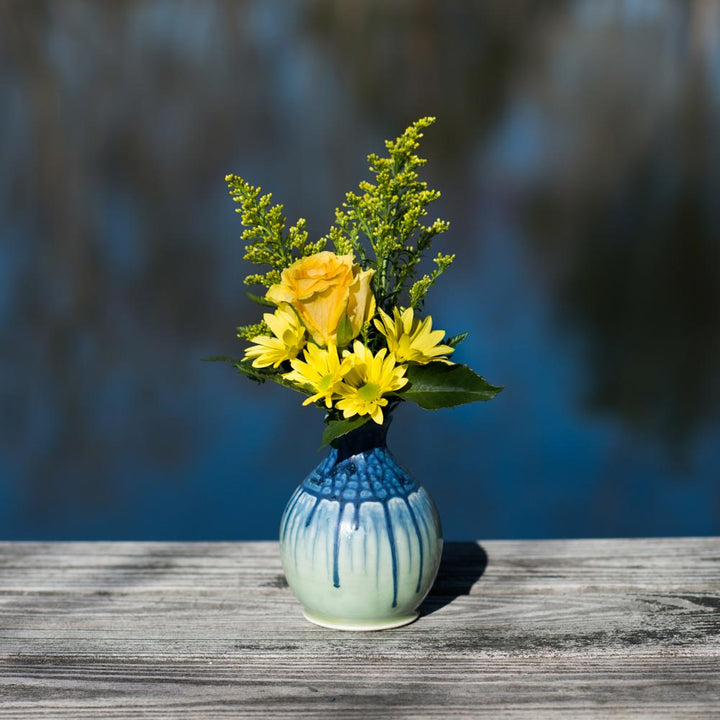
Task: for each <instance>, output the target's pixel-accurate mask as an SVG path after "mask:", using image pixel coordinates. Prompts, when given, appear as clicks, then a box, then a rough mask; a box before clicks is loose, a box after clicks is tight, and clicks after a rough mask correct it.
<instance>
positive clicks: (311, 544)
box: [280, 424, 442, 630]
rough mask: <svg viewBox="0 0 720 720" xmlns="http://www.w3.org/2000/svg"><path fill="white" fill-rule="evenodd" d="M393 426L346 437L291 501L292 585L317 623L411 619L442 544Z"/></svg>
mask: <svg viewBox="0 0 720 720" xmlns="http://www.w3.org/2000/svg"><path fill="white" fill-rule="evenodd" d="M386 432H387V425H385V426H383V427H382V428H380V427H379V426H372V424H370V426H369V427H368V426H363V427H361V428H359V429H358V430H355V431H353V433H350V434H349V435H348V436H346V437H345V438H341V439H340V441H338V444H337V447H334V448H332V449H331V451H330V453H329V455H328V457H327V458H325V460H323V461H322V462H321V463H320V465H318V467H317V468H316V469H315V470H313V472H311V473H310V475H308V477H307V478H306V479H305V481H304V482H303V483H302V484H301V485H300V487H298V488H297V490H296V491H295V493H294V494H293V496H292V497H291V498H290V501H289V503H288V505H287V507H286V509H285V512H284V514H283V517H282V520H281V525H280V548H281V556H282V561H283V567H284V569H285V575H286V577H287V581H288V584H289V585H290V587H291V589H292V590H293V592H294V593H295V595H296V596H297V597H298V599H299V600H300V602H301V603H302V604H303V606H304V610H305V616H306V617H307V618H308V619H309V620H311V621H312V622H316V623H318V624H320V625H325V626H329V627H337V628H342V629H351V630H366V629H381V628H385V627H396V626H398V625H403V624H405V623H407V622H411V621H412V620H414V619H415V617H416V616H417V613H416V610H417V607H418V606H419V605H420V603H421V602H422V600H423V599H424V598H425V596H426V595H427V593H428V592H429V590H430V588H431V586H432V583H433V581H434V580H435V576H436V574H437V570H438V566H439V563H440V556H441V553H442V531H441V527H440V519H439V516H438V513H437V510H436V508H435V505H434V503H433V501H432V499H431V498H430V496H429V494H428V493H427V492H426V491H425V490H424V489H423V488H422V487H421V486H420V485H418V483H417V482H416V481H415V480H414V479H413V478H411V477H410V476H409V475H408V474H407V472H405V470H403V469H402V468H401V467H400V466H399V465H398V464H397V462H396V461H395V458H394V457H393V456H392V455H391V453H390V452H389V450H388V449H387V446H386V444H385V435H386Z"/></svg>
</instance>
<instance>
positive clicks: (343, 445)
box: [333, 415, 392, 462]
mask: <svg viewBox="0 0 720 720" xmlns="http://www.w3.org/2000/svg"><path fill="white" fill-rule="evenodd" d="M391 421H392V416H390V415H388V416H387V417H386V418H385V422H384V423H383V424H382V425H378V424H377V423H375V422H373V421H372V420H370V421H369V422H366V423H365V424H364V425H361V426H360V427H359V428H357V429H355V430H351V431H350V432H349V433H348V434H347V435H343V436H341V437H339V438H338V439H337V440H335V441H334V442H333V447H334V448H336V449H337V452H338V456H337V461H338V462H342V461H343V460H347V458H349V457H352V456H353V455H357V454H358V453H361V452H366V451H367V450H373V449H375V448H382V447H386V445H387V431H388V427H389V426H390V422H391Z"/></svg>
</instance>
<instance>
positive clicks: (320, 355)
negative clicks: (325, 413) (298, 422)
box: [283, 343, 351, 408]
mask: <svg viewBox="0 0 720 720" xmlns="http://www.w3.org/2000/svg"><path fill="white" fill-rule="evenodd" d="M303 355H304V357H305V361H304V362H303V361H302V360H298V359H295V360H291V361H290V364H291V365H292V372H289V373H285V374H284V375H283V378H284V379H285V380H290V382H293V383H295V384H296V385H299V386H300V387H309V388H310V389H311V390H312V391H313V395H311V396H310V397H309V398H308V399H307V400H305V402H304V403H303V405H309V404H310V403H313V402H317V401H318V400H324V401H325V407H327V408H331V407H332V401H333V397H334V395H335V392H336V390H337V388H338V386H339V385H340V383H341V382H342V379H343V377H344V374H345V372H347V370H348V368H349V367H350V365H351V363H350V362H349V361H345V360H343V361H342V362H341V361H340V358H339V357H338V352H337V348H336V347H335V346H334V345H330V346H329V347H328V348H321V347H318V346H317V345H315V344H314V343H309V344H308V346H307V347H306V348H305V352H304V353H303Z"/></svg>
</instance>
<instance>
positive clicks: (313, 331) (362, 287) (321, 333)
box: [266, 250, 375, 347]
mask: <svg viewBox="0 0 720 720" xmlns="http://www.w3.org/2000/svg"><path fill="white" fill-rule="evenodd" d="M374 274H375V271H374V270H360V266H359V265H353V256H352V255H351V254H350V255H336V254H335V253H333V252H329V251H327V250H326V251H323V252H319V253H315V255H310V256H309V257H305V258H301V259H300V260H298V261H297V262H294V263H293V264H292V265H290V267H287V268H285V270H283V271H282V275H281V276H280V283H278V284H277V285H273V286H272V287H271V288H270V289H269V290H268V291H267V295H266V297H267V299H268V300H270V301H271V302H274V303H275V304H277V305H279V304H280V303H283V302H286V303H290V305H292V306H293V308H295V311H296V312H297V314H298V315H299V316H300V319H301V320H302V321H303V324H304V325H305V327H306V328H307V331H308V332H309V333H310V335H311V337H312V339H313V341H314V342H315V343H316V344H318V345H322V346H327V345H335V346H336V347H343V346H345V345H347V344H348V343H349V342H350V341H351V340H352V339H353V338H355V337H357V335H358V334H359V333H360V330H361V329H362V326H363V324H364V323H366V322H367V321H368V320H370V318H372V316H373V315H374V314H375V297H374V296H373V294H372V292H371V291H370V280H371V279H372V276H373V275H374Z"/></svg>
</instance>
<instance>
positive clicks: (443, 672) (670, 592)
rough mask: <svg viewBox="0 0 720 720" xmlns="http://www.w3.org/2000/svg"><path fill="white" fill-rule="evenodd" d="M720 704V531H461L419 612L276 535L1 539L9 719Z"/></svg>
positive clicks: (4, 694) (651, 713)
mask: <svg viewBox="0 0 720 720" xmlns="http://www.w3.org/2000/svg"><path fill="white" fill-rule="evenodd" d="M101 717H102V718H104V717H124V718H125V717H143V718H190V717H199V718H204V719H205V718H207V719H209V720H211V719H213V718H246V717H247V718H251V717H267V718H318V717H327V718H362V719H363V720H367V719H368V718H411V717H412V718H456V717H459V718H464V717H467V718H475V717H477V718H499V719H501V718H533V719H534V720H535V719H542V718H574V719H581V720H582V719H584V718H628V717H632V718H648V719H650V718H652V719H653V720H656V719H658V718H720V538H695V539H692V538H680V539H665V540H661V539H658V540H573V541H523V542H487V543H450V544H449V545H448V547H447V551H446V555H445V557H444V560H443V565H442V569H441V573H440V576H439V578H438V581H437V583H436V585H435V588H434V589H433V591H432V593H431V595H430V596H429V598H428V600H427V601H426V603H425V605H424V606H423V617H421V619H420V620H419V621H418V622H416V623H415V624H413V625H409V626H406V627H403V628H398V629H396V630H388V631H383V632H382V633H342V632H337V631H333V630H326V629H323V628H319V627H316V626H314V625H311V624H309V623H308V622H306V621H305V620H304V619H303V618H302V616H301V613H300V608H299V606H298V604H297V602H296V601H295V599H294V598H293V596H292V594H291V593H290V591H289V590H288V588H287V586H286V584H285V582H284V578H283V575H282V570H281V567H280V562H279V555H278V548H277V544H276V543H0V718H19V719H21V718H101Z"/></svg>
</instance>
